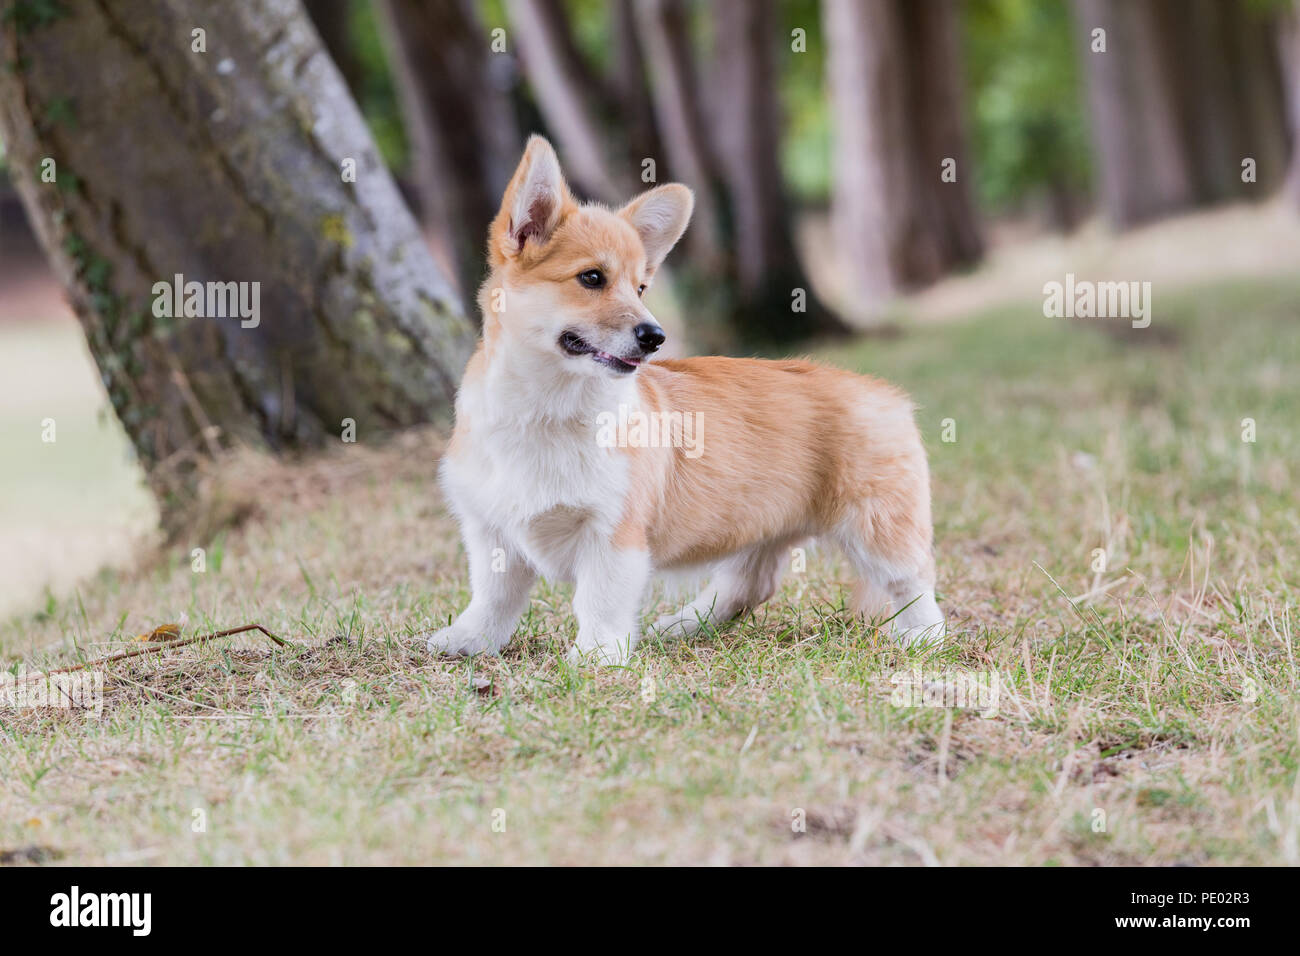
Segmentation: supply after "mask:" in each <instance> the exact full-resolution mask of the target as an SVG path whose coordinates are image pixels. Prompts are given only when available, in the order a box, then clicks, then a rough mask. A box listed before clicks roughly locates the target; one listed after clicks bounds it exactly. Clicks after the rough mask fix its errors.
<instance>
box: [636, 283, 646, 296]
mask: <svg viewBox="0 0 1300 956" xmlns="http://www.w3.org/2000/svg"><path fill="white" fill-rule="evenodd" d="M636 294H637V295H645V284H644V283H642V284H641V285H639V286H637V287H636Z"/></svg>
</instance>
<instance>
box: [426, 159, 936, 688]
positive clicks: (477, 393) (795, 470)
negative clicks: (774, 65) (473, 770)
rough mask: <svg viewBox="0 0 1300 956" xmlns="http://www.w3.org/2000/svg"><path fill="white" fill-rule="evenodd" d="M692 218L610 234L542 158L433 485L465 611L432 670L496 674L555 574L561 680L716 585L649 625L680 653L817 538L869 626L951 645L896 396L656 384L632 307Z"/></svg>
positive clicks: (691, 368) (913, 453) (643, 210)
mask: <svg viewBox="0 0 1300 956" xmlns="http://www.w3.org/2000/svg"><path fill="white" fill-rule="evenodd" d="M693 203H694V199H693V196H692V194H691V191H690V190H689V189H687V188H686V187H685V186H681V185H677V184H670V185H664V186H659V187H657V188H654V189H651V190H649V191H648V192H645V193H643V194H641V195H640V196H638V197H637V198H635V199H633V200H632V201H631V202H629V203H628V204H627V205H626V206H624V207H623V208H621V209H618V210H616V211H614V210H609V209H606V208H604V207H603V206H600V205H595V204H579V203H578V202H576V201H575V200H574V198H573V197H572V196H571V195H570V193H569V190H568V188H567V187H566V185H565V182H564V178H563V176H562V174H561V171H560V164H559V161H558V160H557V158H556V155H555V151H554V150H553V149H552V148H551V145H550V144H549V143H548V142H546V140H544V139H542V138H541V137H539V136H534V137H532V138H531V139H530V140H529V142H528V145H527V148H526V149H525V150H524V155H523V159H522V160H521V161H520V163H519V168H518V169H517V170H516V171H515V174H514V176H513V178H512V179H511V180H510V183H509V185H508V186H507V188H506V192H505V197H504V199H503V201H502V204H501V210H500V212H499V213H498V214H497V216H496V218H495V219H494V220H493V222H492V225H491V228H490V231H489V239H488V253H489V263H490V273H489V275H488V277H487V279H486V281H484V283H483V285H482V288H481V289H480V291H479V297H478V301H479V307H480V309H481V311H482V314H483V337H482V340H481V341H480V343H479V345H478V349H477V351H476V352H475V353H474V356H473V358H472V359H471V360H470V362H469V364H468V366H467V367H466V370H465V375H464V380H463V382H462V383H461V386H460V391H459V393H458V395H457V398H456V428H455V432H454V434H453V436H452V439H451V442H450V444H449V446H448V449H447V452H446V454H445V455H444V457H443V461H442V466H441V476H442V482H443V486H444V488H445V491H446V496H447V500H448V501H449V503H450V507H451V509H452V511H453V512H454V514H455V515H456V517H457V519H458V520H459V523H460V528H461V532H462V534H463V536H464V542H465V549H466V551H467V552H468V553H469V573H470V585H471V592H472V593H471V599H470V602H469V605H468V607H466V608H465V610H464V611H463V612H462V613H461V615H460V616H459V617H458V618H457V619H456V621H455V622H454V623H453V624H451V625H450V626H449V627H445V628H443V629H442V630H440V631H438V632H437V633H434V634H432V635H431V636H429V637H428V647H429V650H430V651H432V652H435V653H441V654H449V655H467V654H479V653H489V654H490V653H496V652H498V651H500V650H501V649H502V648H503V647H504V646H505V645H506V644H507V643H508V642H509V640H510V638H511V635H512V634H513V633H514V631H515V627H516V625H517V624H518V623H519V619H520V617H521V616H522V615H523V613H524V611H525V609H526V608H527V606H528V595H529V591H530V589H531V588H532V586H533V583H534V581H535V580H536V578H537V576H538V575H539V574H543V575H546V576H547V577H548V578H551V579H562V580H568V581H572V582H574V584H575V591H574V598H573V606H574V611H575V613H576V615H577V619H578V639H577V644H576V646H575V647H574V648H573V649H572V651H571V652H570V657H571V659H573V660H590V661H594V662H598V663H605V664H622V663H625V662H626V661H627V659H628V656H629V654H630V653H631V652H632V649H633V647H634V646H635V645H636V642H637V638H638V632H639V627H638V623H639V617H640V610H641V601H642V599H643V597H644V595H645V593H646V590H647V585H648V583H649V581H650V579H651V577H652V575H654V574H655V572H659V571H668V570H673V569H700V568H707V569H708V570H710V571H711V575H712V577H711V580H710V583H709V584H708V586H707V587H706V588H705V589H704V591H703V592H702V593H701V594H700V595H699V596H698V597H697V598H695V600H693V601H692V602H691V603H690V604H688V605H687V606H686V607H685V608H683V609H682V610H681V611H680V612H679V613H676V614H670V615H667V616H665V617H663V618H661V619H660V620H659V621H658V622H657V623H656V624H655V629H656V630H657V631H658V632H659V633H660V634H662V635H664V636H668V637H680V636H686V635H690V634H693V633H695V632H696V631H698V630H699V629H700V628H701V627H703V626H706V625H709V624H717V623H721V622H724V621H727V620H729V619H730V618H733V617H735V616H736V615H738V614H740V613H741V612H743V611H745V610H747V609H750V608H754V607H756V606H758V605H760V604H762V603H763V602H764V601H766V600H767V599H768V598H770V597H771V596H772V593H773V592H774V591H775V589H776V586H777V582H778V580H779V578H780V576H781V572H782V569H783V567H784V565H785V564H786V563H787V562H788V561H790V560H791V557H792V549H793V548H795V547H797V546H798V545H799V544H800V543H801V542H803V541H805V540H806V539H808V538H810V537H816V536H820V537H824V538H827V539H829V540H831V541H833V542H835V543H837V544H838V545H839V546H840V547H841V548H842V549H843V550H844V552H845V554H846V555H847V556H848V560H849V562H850V563H851V565H852V567H853V569H854V572H855V574H856V577H857V579H858V583H857V587H856V589H855V594H854V603H855V606H856V609H857V610H860V611H861V612H863V613H866V614H872V615H876V614H879V615H885V614H887V613H888V611H889V610H890V609H892V611H893V612H894V616H893V619H892V622H891V626H892V629H893V632H894V633H895V635H896V636H897V637H898V638H899V639H900V640H901V641H903V642H904V643H908V644H914V643H922V642H924V643H937V642H939V641H941V640H942V639H943V636H944V629H945V624H944V617H943V614H942V613H940V611H939V607H938V605H936V603H935V600H934V561H933V558H932V555H931V535H932V532H931V524H930V487H929V470H928V466H927V463H926V457H925V450H924V449H923V448H922V445H921V437H920V434H919V433H918V431H917V428H916V424H915V422H914V420H913V407H912V404H911V402H910V401H909V400H908V398H907V396H906V395H904V394H903V393H902V392H901V391H899V390H898V389H896V388H894V387H893V386H891V385H887V384H886V383H884V382H881V381H878V380H876V379H872V378H867V377H864V376H860V375H853V374H850V373H849V372H844V371H841V370H839V369H835V368H827V367H823V366H820V365H816V364H813V363H811V362H806V361H759V360H755V359H737V358H691V359H678V360H671V361H650V356H651V355H653V354H654V352H655V351H656V350H657V349H658V348H659V347H660V346H661V345H662V344H663V342H664V331H663V329H662V328H660V326H659V323H658V322H656V321H655V318H654V316H653V315H651V314H650V311H649V310H648V309H647V308H646V307H645V303H644V302H643V301H642V296H643V294H644V293H645V291H646V288H647V287H648V286H649V285H650V283H651V282H652V281H653V280H654V276H655V272H656V271H657V270H658V268H659V266H660V265H661V264H662V263H663V261H664V257H665V256H667V255H668V251H669V250H670V249H672V247H673V245H674V244H675V243H676V242H677V240H678V239H679V238H680V237H681V235H682V233H683V232H684V231H685V230H686V224H687V222H688V221H689V219H690V216H691V208H692V205H693ZM656 426H657V427H656Z"/></svg>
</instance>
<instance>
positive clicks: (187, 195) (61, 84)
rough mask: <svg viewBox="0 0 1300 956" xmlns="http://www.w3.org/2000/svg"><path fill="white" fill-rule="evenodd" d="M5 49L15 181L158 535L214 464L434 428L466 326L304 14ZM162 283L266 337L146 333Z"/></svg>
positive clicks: (62, 27)
mask: <svg viewBox="0 0 1300 956" xmlns="http://www.w3.org/2000/svg"><path fill="white" fill-rule="evenodd" d="M0 30H3V34H2V35H0V59H2V61H3V62H2V63H0V137H3V139H4V142H5V145H6V149H7V151H8V158H9V164H10V168H11V173H12V176H13V179H14V181H15V184H16V186H17V188H18V191H19V193H20V194H21V196H22V199H23V204H24V206H25V208H26V210H27V213H28V216H29V218H30V220H31V222H32V224H33V227H34V229H35V231H36V232H37V233H38V235H39V237H40V239H41V242H42V244H43V246H44V248H45V251H46V253H47V255H48V257H49V259H50V261H51V263H52V264H53V266H54V269H55V271H56V272H57V274H58V276H59V277H60V279H61V281H62V282H63V283H64V285H65V287H66V289H67V292H68V295H69V297H70V299H71V301H72V304H73V306H74V308H75V310H76V312H77V315H78V317H79V318H80V320H81V323H82V326H83V327H84V329H85V333H86V339H87V342H88V343H89V346H90V351H91V353H92V355H93V356H94V359H95V361H96V363H98V365H99V368H100V370H101V372H102V375H103V381H104V384H105V386H106V387H107V390H108V395H109V398H110V400H111V402H112V405H113V408H114V410H115V411H116V412H117V415H118V417H119V418H120V419H121V420H122V423H123V425H124V426H125V428H126V431H127V434H128V435H129V436H130V438H131V441H132V442H133V443H134V445H135V448H136V450H137V452H138V454H139V457H140V459H141V461H142V462H143V464H144V466H145V468H146V470H147V472H148V473H149V476H150V480H151V484H153V486H154V488H155V490H156V491H158V492H159V494H160V496H162V497H163V499H164V500H163V505H164V514H165V515H166V514H168V513H169V511H171V510H172V509H171V508H169V506H172V505H176V504H178V503H182V502H178V501H176V500H171V499H173V498H183V496H184V495H185V493H186V489H187V487H188V486H187V481H186V476H187V475H190V474H192V473H193V471H194V468H195V466H196V465H197V464H199V463H200V462H201V461H202V460H203V459H204V458H206V457H210V456H213V455H216V454H219V453H220V452H221V450H222V449H224V448H227V447H230V446H233V445H236V444H251V445H254V446H261V447H265V448H269V449H272V450H285V449H297V448H304V447H310V446H314V445H319V444H321V443H323V442H325V441H326V440H328V439H335V440H337V438H338V437H339V436H340V434H341V431H342V428H343V424H342V423H343V421H344V420H345V419H352V420H353V421H354V422H355V428H356V433H357V435H358V436H360V437H361V438H362V439H364V438H365V437H366V436H367V435H373V434H375V433H377V432H380V431H383V430H388V429H392V428H396V427H400V426H405V425H410V424H413V423H416V422H423V421H428V420H430V419H434V418H436V417H438V416H439V415H440V414H441V413H442V412H443V411H444V410H445V409H446V408H447V406H448V403H449V402H450V400H451V399H452V397H453V395H454V391H455V387H456V383H457V380H458V377H459V373H460V370H461V368H462V366H463V363H464V361H465V360H466V358H467V357H468V354H469V351H470V349H471V347H472V338H473V333H472V330H471V326H470V324H469V323H468V322H466V320H465V316H464V312H463V310H462V306H461V304H460V301H459V299H458V298H457V296H456V295H455V293H454V291H453V289H452V288H451V286H450V284H449V283H448V282H447V280H446V279H445V277H444V276H442V275H440V274H439V272H438V270H437V268H436V267H435V265H434V263H433V260H432V259H431V257H430V256H429V254H428V251H427V249H426V248H425V247H424V245H423V244H422V240H421V237H420V235H419V232H418V230H417V228H416V225H415V222H414V220H413V219H412V217H411V215H410V213H409V212H408V210H407V209H406V208H405V206H404V205H403V203H402V201H401V198H400V196H399V194H398V192H397V189H396V187H395V186H394V184H393V182H392V180H391V178H390V176H389V175H388V172H387V171H386V170H385V168H384V167H383V165H382V162H381V161H380V159H379V156H378V153H377V151H376V149H375V146H374V144H373V142H372V141H371V139H370V136H369V134H368V132H367V130H366V127H365V124H364V122H363V120H362V118H361V116H360V114H359V113H358V111H357V108H356V106H355V104H354V103H353V102H352V100H351V98H350V97H349V95H348V92H347V89H346V87H345V85H344V83H343V80H342V79H341V77H340V75H339V73H338V70H337V69H336V68H335V66H334V65H333V63H332V62H331V61H330V59H329V57H328V56H326V55H325V54H324V52H323V49H322V46H321V43H320V40H319V38H318V36H317V34H316V33H315V31H314V30H313V29H312V27H311V25H310V23H309V22H308V20H307V17H306V15H305V13H304V11H303V8H302V5H301V4H300V2H299V0H262V2H258V3H228V4H208V3H203V2H200V0H132V2H130V3H128V2H126V0H85V2H78V3H75V4H71V3H68V4H63V3H52V2H49V0H17V2H11V3H9V4H8V8H7V12H6V13H5V16H4V20H3V23H2V24H0ZM196 31H202V33H198V32H196ZM46 160H52V161H53V163H54V165H53V167H52V169H53V170H54V181H52V182H47V181H45V180H46V179H47V178H48V176H43V175H42V173H43V172H45V171H46V170H49V169H51V167H50V164H49V163H47V162H45V161H46ZM350 163H354V164H355V181H349V180H350V179H351V178H352V177H349V176H347V175H345V170H346V168H347V166H348V165H349V164H350ZM177 275H180V276H183V277H184V281H185V282H200V283H218V282H219V283H229V282H236V283H250V286H249V287H247V288H249V289H251V288H252V286H251V283H257V284H258V286H257V288H258V293H259V304H260V314H259V321H258V322H257V324H256V325H252V324H251V321H241V319H240V318H239V317H238V316H235V317H224V318H223V317H214V316H212V315H206V316H205V317H197V316H193V317H185V316H175V317H170V318H168V317H160V316H159V315H158V314H156V313H157V311H160V310H158V309H156V308H155V304H156V303H155V295H154V287H155V284H156V283H159V282H172V281H173V277H175V276H177Z"/></svg>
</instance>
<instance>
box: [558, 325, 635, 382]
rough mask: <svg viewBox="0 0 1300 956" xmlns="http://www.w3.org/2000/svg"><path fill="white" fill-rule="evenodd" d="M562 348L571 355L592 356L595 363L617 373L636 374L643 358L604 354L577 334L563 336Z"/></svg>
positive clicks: (566, 333) (569, 333)
mask: <svg viewBox="0 0 1300 956" xmlns="http://www.w3.org/2000/svg"><path fill="white" fill-rule="evenodd" d="M560 348H562V349H564V351H565V352H567V353H568V354H569V355H590V356H591V357H592V359H593V360H594V361H596V362H599V363H600V364H601V365H604V366H605V367H606V368H612V369H613V370H614V371H616V372H625V373H626V372H635V371H636V368H637V366H638V365H640V364H641V356H639V355H634V356H629V357H627V358H620V357H619V356H617V355H610V354H609V353H608V352H602V351H601V350H600V349H598V348H596V347H595V346H594V345H592V344H591V343H590V342H588V341H587V340H586V339H584V338H583V337H582V336H580V335H578V334H577V333H576V332H565V333H564V334H563V335H561V336H560Z"/></svg>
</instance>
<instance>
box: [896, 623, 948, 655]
mask: <svg viewBox="0 0 1300 956" xmlns="http://www.w3.org/2000/svg"><path fill="white" fill-rule="evenodd" d="M947 636H948V625H947V624H946V623H945V622H943V621H939V622H938V623H937V624H931V625H928V626H915V625H914V626H912V627H899V626H898V625H897V623H895V625H894V627H893V637H894V640H895V641H897V642H898V643H899V644H900V645H902V646H903V647H906V648H910V649H912V650H922V649H926V648H934V649H938V648H940V647H942V646H943V642H944V639H945V638H946V637H947Z"/></svg>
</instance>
